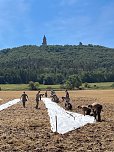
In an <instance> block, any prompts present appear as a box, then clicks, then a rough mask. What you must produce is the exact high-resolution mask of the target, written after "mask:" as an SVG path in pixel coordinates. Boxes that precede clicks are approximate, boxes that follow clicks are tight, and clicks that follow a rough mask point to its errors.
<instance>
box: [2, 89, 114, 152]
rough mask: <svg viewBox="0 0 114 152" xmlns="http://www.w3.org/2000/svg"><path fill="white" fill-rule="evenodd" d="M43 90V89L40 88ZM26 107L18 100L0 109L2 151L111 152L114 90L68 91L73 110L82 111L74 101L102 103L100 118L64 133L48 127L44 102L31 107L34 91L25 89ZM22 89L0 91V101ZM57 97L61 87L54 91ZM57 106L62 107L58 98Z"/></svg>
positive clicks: (33, 104) (13, 95) (10, 98)
mask: <svg viewBox="0 0 114 152" xmlns="http://www.w3.org/2000/svg"><path fill="white" fill-rule="evenodd" d="M41 92H42V93H43V91H41ZM26 93H27V94H28V96H29V101H28V102H27V103H26V108H25V109H24V108H23V107H22V103H21V102H20V103H18V104H16V105H14V106H11V107H9V108H7V109H5V110H3V111H0V151H4V152H9V151H10V152H13V151H16V152H25V151H27V152H113V151H114V90H78V91H69V93H70V98H71V102H72V105H73V111H74V112H79V113H82V111H81V110H79V109H78V108H77V106H78V105H82V104H84V105H86V104H91V103H93V102H99V103H101V104H103V112H102V116H101V117H102V122H97V123H94V124H87V125H85V126H83V127H81V128H78V129H76V130H73V131H70V132H68V133H66V134H63V135H61V134H55V133H53V132H52V131H51V128H50V123H49V116H48V113H47V109H46V108H45V105H44V103H43V102H42V101H41V102H40V109H38V110H37V109H35V95H36V93H37V91H26ZM21 94H22V91H0V98H1V99H3V100H2V101H0V104H3V103H5V102H7V101H9V100H12V99H15V98H19V97H20V96H21ZM56 94H57V95H58V96H59V98H60V100H61V97H62V96H64V95H65V92H64V91H57V92H56ZM49 95H50V92H48V96H49ZM59 105H60V106H63V107H64V103H63V102H62V101H61V102H60V103H59Z"/></svg>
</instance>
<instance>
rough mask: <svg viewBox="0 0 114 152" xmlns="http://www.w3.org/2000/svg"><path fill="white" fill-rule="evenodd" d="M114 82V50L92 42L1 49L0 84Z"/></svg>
mask: <svg viewBox="0 0 114 152" xmlns="http://www.w3.org/2000/svg"><path fill="white" fill-rule="evenodd" d="M71 79H73V81H74V79H78V80H79V82H80V81H81V82H108V81H114V49H110V48H106V47H103V46H93V45H90V44H89V45H77V46H76V45H64V46H61V45H48V46H32V45H28V46H21V47H17V48H13V49H4V50H1V51H0V83H1V84H2V83H3V84H5V83H9V84H10V83H11V84H12V83H14V84H19V83H29V82H30V81H33V82H39V83H40V84H66V85H67V84H68V83H69V82H68V81H70V80H71Z"/></svg>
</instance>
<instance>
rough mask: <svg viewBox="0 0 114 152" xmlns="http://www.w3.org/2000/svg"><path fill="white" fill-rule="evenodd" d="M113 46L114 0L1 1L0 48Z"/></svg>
mask: <svg viewBox="0 0 114 152" xmlns="http://www.w3.org/2000/svg"><path fill="white" fill-rule="evenodd" d="M44 34H45V35H46V37H47V42H48V44H50V45H53V44H54V45H56V44H60V45H66V44H71V45H78V44H79V42H82V43H83V44H95V45H103V46H107V47H110V48H114V0H0V49H3V48H12V47H17V46H22V45H41V43H42V37H43V35H44Z"/></svg>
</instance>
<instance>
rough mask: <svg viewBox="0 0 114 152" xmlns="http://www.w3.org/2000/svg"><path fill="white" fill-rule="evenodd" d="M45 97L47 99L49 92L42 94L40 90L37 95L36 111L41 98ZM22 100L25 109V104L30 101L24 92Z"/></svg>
mask: <svg viewBox="0 0 114 152" xmlns="http://www.w3.org/2000/svg"><path fill="white" fill-rule="evenodd" d="M43 95H45V97H47V91H46V92H45V94H41V93H40V90H39V91H38V92H37V94H36V109H38V106H39V101H41V98H42V97H43ZM20 100H21V101H22V103H23V107H24V108H25V103H26V101H27V100H28V95H27V94H26V93H25V92H23V94H22V95H21V97H20Z"/></svg>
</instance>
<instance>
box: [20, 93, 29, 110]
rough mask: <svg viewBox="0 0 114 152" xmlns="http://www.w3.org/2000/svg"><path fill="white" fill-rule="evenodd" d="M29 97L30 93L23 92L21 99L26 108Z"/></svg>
mask: <svg viewBox="0 0 114 152" xmlns="http://www.w3.org/2000/svg"><path fill="white" fill-rule="evenodd" d="M27 99H28V95H27V94H26V93H25V92H23V94H22V95H21V97H20V100H21V101H22V103H23V107H24V108H25V102H26V101H27Z"/></svg>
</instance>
